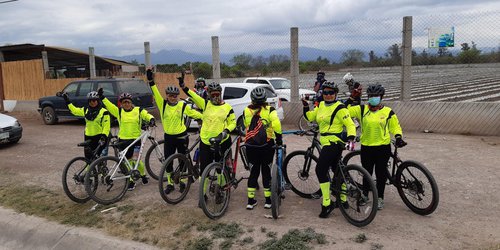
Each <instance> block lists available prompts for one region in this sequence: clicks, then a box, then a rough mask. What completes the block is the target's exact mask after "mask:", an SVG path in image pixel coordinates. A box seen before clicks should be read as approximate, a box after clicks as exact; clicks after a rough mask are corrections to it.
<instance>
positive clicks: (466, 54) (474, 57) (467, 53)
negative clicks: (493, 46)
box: [458, 42, 481, 64]
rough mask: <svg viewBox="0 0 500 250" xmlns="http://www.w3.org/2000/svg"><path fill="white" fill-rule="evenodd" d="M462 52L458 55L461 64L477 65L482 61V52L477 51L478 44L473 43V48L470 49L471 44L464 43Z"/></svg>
mask: <svg viewBox="0 0 500 250" xmlns="http://www.w3.org/2000/svg"><path fill="white" fill-rule="evenodd" d="M461 46H462V52H460V54H458V61H459V62H460V63H467V64H468V63H477V62H479V61H480V59H481V56H480V54H481V51H480V50H478V49H477V44H476V43H474V42H472V48H470V47H469V44H467V43H462V44H461Z"/></svg>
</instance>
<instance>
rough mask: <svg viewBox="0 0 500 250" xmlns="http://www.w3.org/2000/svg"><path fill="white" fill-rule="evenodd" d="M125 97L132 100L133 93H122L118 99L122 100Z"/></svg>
mask: <svg viewBox="0 0 500 250" xmlns="http://www.w3.org/2000/svg"><path fill="white" fill-rule="evenodd" d="M124 99H129V100H131V101H132V95H131V94H129V93H122V94H121V95H120V96H119V97H118V101H122V100H124Z"/></svg>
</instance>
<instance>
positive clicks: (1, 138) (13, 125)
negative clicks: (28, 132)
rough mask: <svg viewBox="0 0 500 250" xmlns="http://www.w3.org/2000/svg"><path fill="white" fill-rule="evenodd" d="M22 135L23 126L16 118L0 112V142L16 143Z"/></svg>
mask: <svg viewBox="0 0 500 250" xmlns="http://www.w3.org/2000/svg"><path fill="white" fill-rule="evenodd" d="M22 135H23V127H21V124H20V123H19V122H18V121H17V119H16V118H14V117H12V116H8V115H4V114H0V144H4V143H16V142H18V141H19V140H20V139H21V137H22Z"/></svg>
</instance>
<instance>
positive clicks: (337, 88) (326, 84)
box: [321, 82, 339, 93]
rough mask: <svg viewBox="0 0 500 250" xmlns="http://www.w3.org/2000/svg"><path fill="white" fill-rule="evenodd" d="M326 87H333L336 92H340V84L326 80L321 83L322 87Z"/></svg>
mask: <svg viewBox="0 0 500 250" xmlns="http://www.w3.org/2000/svg"><path fill="white" fill-rule="evenodd" d="M325 88H330V89H333V91H335V93H338V92H339V86H337V84H336V83H334V82H325V83H323V84H322V85H321V89H322V90H323V89H325Z"/></svg>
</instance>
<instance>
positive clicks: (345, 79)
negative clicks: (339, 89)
mask: <svg viewBox="0 0 500 250" xmlns="http://www.w3.org/2000/svg"><path fill="white" fill-rule="evenodd" d="M342 80H344V83H345V84H348V82H352V81H354V79H353V77H352V75H351V73H350V72H347V74H345V76H344V77H343V78H342Z"/></svg>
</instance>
